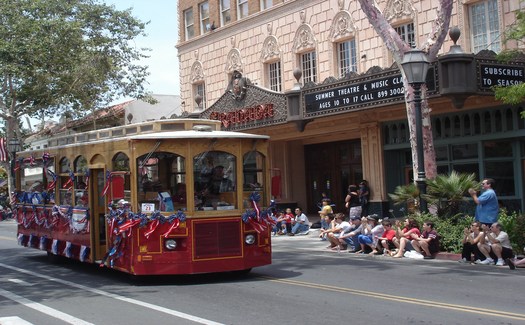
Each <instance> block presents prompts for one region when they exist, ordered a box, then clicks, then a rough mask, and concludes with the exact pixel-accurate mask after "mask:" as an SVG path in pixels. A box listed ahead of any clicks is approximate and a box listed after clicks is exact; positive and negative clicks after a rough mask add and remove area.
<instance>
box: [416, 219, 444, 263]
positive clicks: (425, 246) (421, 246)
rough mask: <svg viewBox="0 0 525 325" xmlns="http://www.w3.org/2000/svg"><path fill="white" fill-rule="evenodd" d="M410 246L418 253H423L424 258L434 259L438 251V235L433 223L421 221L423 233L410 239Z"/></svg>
mask: <svg viewBox="0 0 525 325" xmlns="http://www.w3.org/2000/svg"><path fill="white" fill-rule="evenodd" d="M412 247H414V249H415V250H416V252H418V253H420V254H421V253H424V255H425V257H424V259H426V260H429V259H434V257H435V256H436V254H437V253H438V252H439V236H438V234H437V232H436V230H435V229H434V223H433V222H431V221H425V222H424V223H423V233H422V234H421V236H419V237H418V238H415V239H412Z"/></svg>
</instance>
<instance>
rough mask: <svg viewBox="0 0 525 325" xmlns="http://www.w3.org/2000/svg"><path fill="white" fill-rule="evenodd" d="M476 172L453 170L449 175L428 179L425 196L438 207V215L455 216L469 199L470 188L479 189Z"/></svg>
mask: <svg viewBox="0 0 525 325" xmlns="http://www.w3.org/2000/svg"><path fill="white" fill-rule="evenodd" d="M479 187H480V185H479V182H477V181H476V174H474V173H473V174H464V173H458V172H456V171H454V170H453V171H452V172H451V173H450V174H449V175H446V174H440V175H438V176H437V177H436V178H434V179H430V180H427V194H426V195H424V196H423V198H424V199H425V200H427V202H428V203H430V204H433V205H435V206H436V207H437V213H438V216H444V217H453V216H455V215H457V214H458V213H459V209H460V206H461V203H462V202H465V201H468V200H469V198H470V196H466V195H465V194H466V193H467V191H468V189H469V188H474V189H479Z"/></svg>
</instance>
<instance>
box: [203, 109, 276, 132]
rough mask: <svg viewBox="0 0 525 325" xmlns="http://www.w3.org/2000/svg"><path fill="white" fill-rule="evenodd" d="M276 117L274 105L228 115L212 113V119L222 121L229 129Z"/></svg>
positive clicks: (241, 110)
mask: <svg viewBox="0 0 525 325" xmlns="http://www.w3.org/2000/svg"><path fill="white" fill-rule="evenodd" d="M273 116H274V111H273V104H261V105H257V106H253V107H247V108H243V109H240V110H237V111H233V112H228V113H219V112H212V113H211V114H210V119H212V120H219V121H221V123H222V125H223V126H224V127H225V128H227V127H229V126H230V125H232V124H240V123H247V122H251V121H257V120H263V119H267V118H271V117H273Z"/></svg>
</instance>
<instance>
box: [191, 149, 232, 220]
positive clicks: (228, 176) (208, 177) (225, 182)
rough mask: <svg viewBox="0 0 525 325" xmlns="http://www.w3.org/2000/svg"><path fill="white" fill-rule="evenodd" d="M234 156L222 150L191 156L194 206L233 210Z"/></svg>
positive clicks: (203, 208)
mask: <svg viewBox="0 0 525 325" xmlns="http://www.w3.org/2000/svg"><path fill="white" fill-rule="evenodd" d="M236 170H237V166H236V159H235V156H234V155H232V154H229V153H227V152H223V151H207V152H203V153H201V154H199V155H197V156H195V157H194V158H193V172H194V180H195V183H194V186H195V193H196V195H195V208H196V209H197V210H204V211H206V210H233V209H235V208H236V207H237V189H236V184H237V179H236Z"/></svg>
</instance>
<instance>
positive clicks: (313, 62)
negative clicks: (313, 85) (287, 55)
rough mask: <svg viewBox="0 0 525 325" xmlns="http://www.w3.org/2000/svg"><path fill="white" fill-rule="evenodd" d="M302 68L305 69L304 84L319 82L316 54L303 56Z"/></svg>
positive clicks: (310, 53)
mask: <svg viewBox="0 0 525 325" xmlns="http://www.w3.org/2000/svg"><path fill="white" fill-rule="evenodd" d="M301 67H302V68H303V83H307V82H310V81H311V82H317V77H316V75H317V59H316V57H315V52H308V53H303V54H301Z"/></svg>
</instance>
